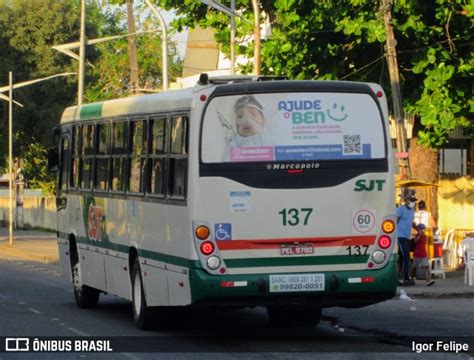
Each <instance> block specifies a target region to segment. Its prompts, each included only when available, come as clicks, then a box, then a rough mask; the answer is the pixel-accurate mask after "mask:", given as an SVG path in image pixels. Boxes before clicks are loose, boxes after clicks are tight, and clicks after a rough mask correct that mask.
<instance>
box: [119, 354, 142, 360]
mask: <svg viewBox="0 0 474 360" xmlns="http://www.w3.org/2000/svg"><path fill="white" fill-rule="evenodd" d="M120 354H121V355H123V356H125V357H128V358H129V359H133V360H140V359H141V358H139V357H136V356H133V355H132V354H129V353H120Z"/></svg>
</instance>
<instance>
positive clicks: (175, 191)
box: [168, 116, 188, 198]
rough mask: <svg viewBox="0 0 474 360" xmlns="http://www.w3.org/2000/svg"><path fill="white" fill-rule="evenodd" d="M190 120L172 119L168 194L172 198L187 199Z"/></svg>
mask: <svg viewBox="0 0 474 360" xmlns="http://www.w3.org/2000/svg"><path fill="white" fill-rule="evenodd" d="M187 134H188V118H187V117H186V116H173V117H172V118H171V134H170V135H171V148H170V159H169V185H168V193H169V195H170V196H171V197H178V198H186V176H187V168H188V135H187Z"/></svg>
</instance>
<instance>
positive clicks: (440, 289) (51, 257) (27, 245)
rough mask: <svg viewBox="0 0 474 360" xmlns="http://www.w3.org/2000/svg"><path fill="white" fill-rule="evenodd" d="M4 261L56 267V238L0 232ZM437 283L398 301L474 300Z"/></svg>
mask: <svg viewBox="0 0 474 360" xmlns="http://www.w3.org/2000/svg"><path fill="white" fill-rule="evenodd" d="M0 259H11V260H27V261H28V260H29V261H37V262H41V263H46V264H56V263H58V261H59V256H58V245H57V240H56V234H55V233H48V232H42V231H24V230H18V231H15V232H14V239H13V245H10V244H9V237H8V229H5V228H0ZM433 279H434V280H435V281H436V283H435V284H434V285H433V286H426V285H425V282H424V280H416V284H417V285H414V286H405V287H398V288H397V295H396V297H397V298H400V294H401V290H404V291H405V293H406V294H407V295H408V296H409V297H410V298H412V299H421V298H435V299H436V298H440V299H441V298H456V297H461V298H466V297H469V298H474V286H467V285H464V271H450V272H446V279H439V278H433Z"/></svg>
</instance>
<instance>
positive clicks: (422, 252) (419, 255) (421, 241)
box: [411, 223, 435, 286]
mask: <svg viewBox="0 0 474 360" xmlns="http://www.w3.org/2000/svg"><path fill="white" fill-rule="evenodd" d="M416 229H417V233H416V236H415V239H414V241H415V250H414V251H413V269H412V274H411V276H412V277H413V278H416V269H417V268H418V267H420V266H421V267H422V268H423V271H424V273H425V282H426V285H427V286H431V285H433V284H434V283H435V281H434V280H431V273H430V263H429V262H428V254H427V253H426V235H425V229H426V226H425V225H424V224H422V223H420V224H418V225H417V226H416Z"/></svg>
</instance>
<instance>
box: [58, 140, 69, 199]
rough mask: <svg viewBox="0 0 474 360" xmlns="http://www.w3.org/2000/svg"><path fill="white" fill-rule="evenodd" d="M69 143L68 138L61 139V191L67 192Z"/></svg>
mask: <svg viewBox="0 0 474 360" xmlns="http://www.w3.org/2000/svg"><path fill="white" fill-rule="evenodd" d="M68 160H69V141H68V139H66V138H62V139H61V154H60V161H59V169H60V170H59V189H60V190H61V191H66V190H67V174H68V170H69V166H68V165H69V161H68Z"/></svg>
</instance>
